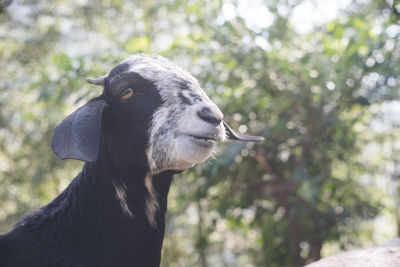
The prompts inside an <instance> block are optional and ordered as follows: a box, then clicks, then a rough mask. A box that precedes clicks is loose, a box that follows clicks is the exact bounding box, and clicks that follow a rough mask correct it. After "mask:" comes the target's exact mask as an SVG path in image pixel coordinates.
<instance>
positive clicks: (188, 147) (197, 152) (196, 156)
mask: <svg viewBox="0 0 400 267" xmlns="http://www.w3.org/2000/svg"><path fill="white" fill-rule="evenodd" d="M177 141H178V142H177V143H176V145H175V148H176V158H175V163H176V166H175V169H177V170H185V169H188V168H191V167H193V166H194V165H196V164H197V163H201V162H203V161H205V160H206V159H208V158H209V157H210V156H211V155H212V153H213V150H214V147H215V145H214V143H212V142H209V141H203V140H198V139H195V138H192V137H190V136H187V137H186V136H185V137H181V138H179V140H177Z"/></svg>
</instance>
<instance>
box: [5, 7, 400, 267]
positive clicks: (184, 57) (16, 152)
mask: <svg viewBox="0 0 400 267" xmlns="http://www.w3.org/2000/svg"><path fill="white" fill-rule="evenodd" d="M364 2H365V1H364ZM0 3H1V8H0V55H1V56H0V67H1V69H2V72H1V73H0V90H1V92H2V93H1V94H0V127H1V129H0V144H1V146H2V148H3V149H2V150H1V151H0V183H1V184H2V187H1V188H0V200H1V201H0V231H1V232H4V231H7V230H9V229H10V227H11V226H12V224H13V223H15V222H16V220H17V219H18V218H20V217H21V216H22V214H24V213H26V212H28V211H30V210H33V209H35V208H38V207H39V206H40V205H43V204H45V203H46V202H47V201H49V200H51V199H52V198H53V197H54V196H55V195H56V194H57V193H59V192H60V191H61V190H62V189H63V188H64V187H65V186H66V185H67V184H68V183H69V181H70V180H71V178H72V177H73V176H74V174H76V172H77V171H78V169H79V166H81V163H77V162H72V161H69V162H62V161H60V160H58V159H57V158H56V157H55V156H53V155H52V153H51V150H50V145H49V144H50V138H51V133H52V130H53V128H54V125H55V124H56V123H57V122H58V121H60V120H61V119H62V118H63V117H64V116H65V115H66V114H67V113H68V112H70V111H71V110H72V109H73V108H74V107H73V106H75V107H76V106H78V105H79V104H80V103H81V101H86V100H88V99H90V98H91V97H92V96H94V95H96V94H98V93H99V91H100V90H99V89H93V88H92V87H90V86H88V85H86V84H85V83H84V79H83V78H84V77H86V76H93V77H95V76H101V75H103V74H104V73H107V72H108V71H109V70H110V68H111V66H113V65H115V64H116V63H118V62H120V61H121V60H122V59H123V58H124V57H125V56H127V55H128V54H130V53H136V52H148V53H161V54H164V55H166V56H168V57H169V58H171V59H173V60H174V61H177V62H178V63H179V64H180V65H182V66H183V67H184V68H186V69H188V70H189V71H190V72H191V73H193V74H194V75H195V76H197V77H198V78H199V80H200V81H201V83H202V84H203V85H204V87H205V89H206V90H207V91H208V93H209V94H211V95H212V98H213V100H215V101H216V102H217V104H219V105H220V106H221V107H223V110H224V113H225V114H226V115H227V120H229V121H230V122H232V124H233V125H235V126H237V128H238V129H239V130H240V131H242V132H246V131H248V132H251V133H261V134H262V135H264V136H266V139H267V140H266V142H264V143H262V144H256V145H255V144H242V143H236V142H229V143H228V144H226V145H221V146H220V148H219V156H218V159H217V160H210V162H211V164H203V165H200V166H197V167H196V168H194V169H192V170H190V171H186V172H184V173H183V174H182V175H181V176H182V177H177V178H176V179H175V180H174V185H173V186H172V190H171V196H170V203H169V205H170V206H169V213H168V220H169V223H168V226H167V237H166V239H165V245H164V256H163V265H164V266H189V265H200V266H245V265H246V264H248V265H249V266H300V265H303V264H304V263H306V262H310V261H313V260H316V259H318V258H319V257H320V255H321V249H322V247H323V245H324V244H326V243H329V242H338V243H339V244H340V245H341V246H343V247H346V246H348V245H351V244H352V243H357V242H359V241H360V238H359V235H360V234H366V232H365V229H363V228H362V227H360V224H361V222H362V221H364V220H369V219H372V218H374V217H375V216H376V215H377V213H378V212H379V210H380V207H381V206H380V205H383V204H384V203H380V201H379V198H380V195H381V193H377V192H376V189H375V188H374V187H373V184H371V183H364V182H363V179H362V177H363V176H365V174H366V173H368V174H374V173H377V172H380V171H379V170H376V169H374V168H372V167H370V166H367V165H366V164H365V162H364V161H363V160H362V158H360V155H361V154H362V153H361V152H362V147H363V146H364V145H365V142H366V141H368V142H370V141H371V139H368V138H364V137H365V135H366V133H365V131H367V130H368V129H369V128H368V127H369V125H368V123H369V121H370V120H371V118H372V117H373V115H374V113H373V112H370V106H371V105H378V106H379V104H380V103H382V102H384V101H387V100H393V99H398V97H399V95H398V92H399V91H398V84H399V79H398V78H397V77H399V76H400V75H399V72H400V69H399V63H398V62H399V56H400V53H399V52H400V50H399V47H400V42H399V36H400V35H399V34H400V30H399V29H400V26H399V25H398V19H399V12H398V6H396V5H395V4H393V2H391V1H383V0H377V1H367V3H362V1H360V2H358V1H353V2H351V3H349V6H348V7H346V10H343V11H342V13H340V16H338V17H337V18H335V19H334V20H332V21H331V22H329V23H328V24H327V25H323V26H320V27H319V28H315V29H314V30H312V31H311V32H310V33H308V34H305V35H301V34H298V33H297V32H296V31H295V29H294V25H292V24H291V21H290V17H291V15H292V13H293V12H294V10H295V8H296V7H298V6H299V5H301V4H302V1H291V0H290V1H277V0H271V1H264V2H262V1H251V3H252V4H253V5H255V9H254V8H253V9H251V10H250V11H249V10H247V11H246V2H245V1H235V0H232V1H181V0H175V1H145V2H144V1H122V0H101V1H91V0H80V1H66V0H54V1H45V0H32V1H29V3H28V2H24V1H13V2H12V3H11V1H2V2H0ZM257 10H261V11H263V10H264V11H265V10H266V11H265V12H267V11H268V12H267V13H265V14H264V15H265V16H266V17H267V15H268V16H269V18H270V19H269V20H264V21H263V23H258V24H257V22H254V21H253V22H252V21H251V19H250V17H251V14H250V16H249V12H250V13H251V12H255V11H257ZM246 12H247V13H246ZM246 14H247V15H246ZM387 138H390V136H389V135H388V134H386V133H385V134H382V139H384V140H386V139H387ZM392 138H393V137H392Z"/></svg>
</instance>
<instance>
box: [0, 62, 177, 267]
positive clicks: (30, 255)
mask: <svg viewBox="0 0 400 267" xmlns="http://www.w3.org/2000/svg"><path fill="white" fill-rule="evenodd" d="M126 70H127V66H126V64H125V65H120V66H117V67H116V68H114V70H113V71H112V72H111V74H110V76H109V77H108V78H107V79H106V82H105V89H104V92H103V95H102V96H100V97H98V98H96V99H95V100H93V101H100V102H102V103H104V105H106V107H105V108H104V109H103V113H102V118H101V122H102V123H101V137H100V141H99V142H100V146H99V149H98V156H97V158H96V157H95V159H94V160H88V162H87V163H85V165H84V167H83V169H82V171H81V173H80V174H78V176H77V177H76V178H75V179H74V180H73V181H72V182H71V184H70V185H69V186H68V187H67V188H66V189H65V190H64V191H63V192H62V193H61V194H60V195H59V196H58V197H57V198H55V199H54V200H53V201H52V202H50V203H49V204H48V205H46V206H44V207H42V208H41V209H39V210H38V211H36V212H34V213H32V214H29V215H27V216H26V217H25V218H23V219H22V220H20V221H19V222H18V223H17V224H16V225H15V226H14V229H13V230H12V231H11V232H9V233H7V234H4V235H0V266H1V267H17V266H18V267H19V266H40V267H45V266H60V267H61V266H74V267H80V266H82V267H83V266H85V267H90V266H93V267H94V266H96V267H98V266H112V267H117V266H138V267H146V266H150V267H151V266H159V264H160V258H161V246H162V242H163V237H164V229H165V212H166V210H167V195H168V191H169V186H170V183H171V179H172V176H173V174H174V172H173V171H165V172H162V173H160V174H158V175H156V176H155V177H153V183H154V188H155V190H156V192H157V199H158V205H159V208H158V210H157V212H156V226H155V227H153V226H151V225H150V224H149V222H148V219H147V217H146V214H145V206H146V205H145V202H146V199H147V198H148V197H149V194H150V192H148V190H147V188H146V186H145V184H144V179H145V176H146V174H147V172H148V169H149V168H148V163H147V159H146V155H145V148H146V145H147V133H146V129H147V128H148V124H149V122H150V120H151V115H152V113H153V112H154V110H156V109H157V107H158V106H160V105H161V104H162V100H161V97H160V95H159V94H158V92H157V90H156V88H155V85H154V84H152V83H151V82H149V81H147V80H144V79H142V78H141V77H140V76H139V75H137V74H132V73H130V74H129V75H127V73H126V72H124V71H126ZM128 87H132V88H134V89H135V92H134V94H135V95H134V97H132V98H129V99H126V100H122V99H120V94H121V93H122V91H123V90H124V89H126V88H128ZM96 153H97V152H96ZM117 189H118V190H122V192H124V194H125V196H126V198H125V199H121V198H118V197H117V196H116V190H117ZM124 208H125V209H126V208H128V209H129V211H130V212H131V216H130V215H129V213H127V212H124Z"/></svg>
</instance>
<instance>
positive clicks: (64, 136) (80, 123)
mask: <svg viewBox="0 0 400 267" xmlns="http://www.w3.org/2000/svg"><path fill="white" fill-rule="evenodd" d="M107 106H108V104H107V103H106V102H105V101H104V100H103V99H95V100H91V101H89V102H88V103H87V104H85V105H83V106H82V107H80V108H79V109H78V110H76V111H75V112H73V113H72V114H71V115H69V116H68V117H66V118H65V119H64V120H63V121H62V122H61V123H60V124H58V125H57V127H56V129H55V130H54V134H53V139H52V142H51V146H52V148H53V152H54V153H55V154H56V155H57V156H58V157H59V158H61V159H78V160H82V161H85V162H92V161H95V160H96V159H97V157H98V154H99V147H100V137H101V123H102V116H103V111H104V108H105V107H107Z"/></svg>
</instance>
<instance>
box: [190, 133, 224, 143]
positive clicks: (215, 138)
mask: <svg viewBox="0 0 400 267" xmlns="http://www.w3.org/2000/svg"><path fill="white" fill-rule="evenodd" d="M187 136H189V137H192V138H195V139H199V140H204V141H207V142H212V141H221V140H222V138H220V137H218V136H215V135H197V134H187Z"/></svg>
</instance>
